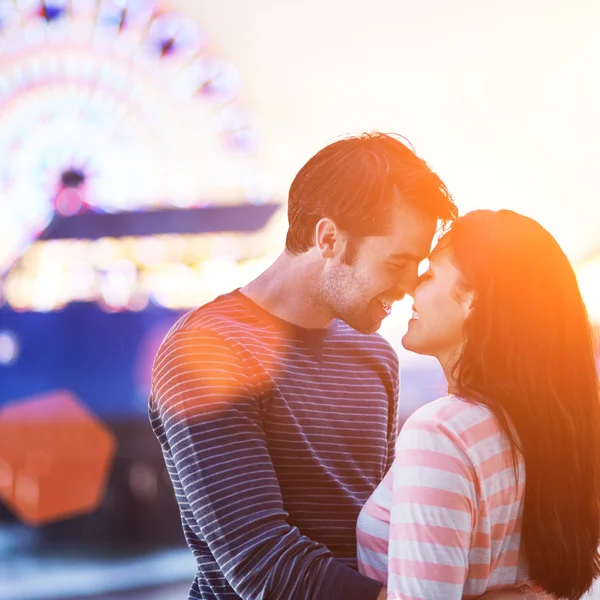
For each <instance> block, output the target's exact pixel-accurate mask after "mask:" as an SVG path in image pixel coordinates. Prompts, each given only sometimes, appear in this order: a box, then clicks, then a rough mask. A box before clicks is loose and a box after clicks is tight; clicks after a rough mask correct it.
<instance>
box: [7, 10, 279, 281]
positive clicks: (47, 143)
mask: <svg viewBox="0 0 600 600" xmlns="http://www.w3.org/2000/svg"><path fill="white" fill-rule="evenodd" d="M241 92H242V81H241V78H240V75H239V74H238V72H237V71H236V69H235V67H234V66H233V65H232V64H231V63H230V62H228V61H226V60H224V59H222V58H220V57H219V56H217V55H216V54H215V53H214V51H213V50H212V48H211V46H210V44H209V41H208V38H207V36H206V34H205V32H204V31H203V30H202V29H201V28H200V27H199V26H198V25H197V24H196V23H195V22H194V21H192V20H191V19H190V18H189V17H187V16H186V15H184V14H181V13H179V12H176V11H172V10H165V9H163V8H161V6H160V4H159V2H156V1H154V0H3V1H2V2H0V274H1V273H2V272H3V271H6V269H7V268H9V267H10V265H11V264H12V263H13V262H14V260H15V259H16V258H17V257H18V256H19V255H21V254H22V253H23V252H24V250H25V249H26V248H27V247H28V246H29V245H30V244H31V243H32V242H33V241H35V240H36V239H37V237H38V236H39V235H40V234H41V233H42V232H43V231H44V229H45V228H47V227H48V225H49V224H50V223H51V222H52V220H53V219H55V218H56V216H57V215H61V216H63V217H71V216H74V215H80V214H83V213H120V212H124V211H127V212H130V211H149V210H156V209H160V208H161V207H171V208H173V207H176V208H192V207H201V206H206V205H210V204H212V205H223V204H225V205H227V204H236V203H240V202H246V203H252V204H260V203H262V202H264V201H265V200H266V199H267V198H268V185H267V181H266V177H265V175H264V172H263V170H262V168H261V165H260V158H259V156H260V152H259V150H260V135H259V131H258V128H257V124H256V120H255V119H254V117H253V116H252V114H251V113H250V112H248V111H247V110H246V109H245V108H244V106H243V104H242V100H241Z"/></svg>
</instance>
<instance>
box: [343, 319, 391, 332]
mask: <svg viewBox="0 0 600 600" xmlns="http://www.w3.org/2000/svg"><path fill="white" fill-rule="evenodd" d="M346 323H348V325H350V327H352V329H355V330H356V331H358V333H362V334H363V335H370V334H372V333H377V332H378V331H379V330H380V329H381V325H382V323H383V321H379V322H378V323H354V324H353V323H350V322H348V321H346Z"/></svg>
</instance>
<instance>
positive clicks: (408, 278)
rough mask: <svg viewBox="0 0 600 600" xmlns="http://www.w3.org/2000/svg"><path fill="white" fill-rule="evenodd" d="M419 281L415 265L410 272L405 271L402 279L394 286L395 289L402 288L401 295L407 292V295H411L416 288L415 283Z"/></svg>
mask: <svg viewBox="0 0 600 600" xmlns="http://www.w3.org/2000/svg"><path fill="white" fill-rule="evenodd" d="M418 283H419V270H418V269H417V268H416V267H415V269H414V270H412V271H411V272H410V273H407V274H406V275H405V276H404V277H403V278H402V281H400V282H398V285H397V286H396V288H397V289H399V288H401V289H402V295H404V294H408V295H409V296H413V295H414V293H415V290H416V289H417V285H418Z"/></svg>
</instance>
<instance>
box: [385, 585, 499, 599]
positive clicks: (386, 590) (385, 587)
mask: <svg viewBox="0 0 600 600" xmlns="http://www.w3.org/2000/svg"><path fill="white" fill-rule="evenodd" d="M376 600H387V588H386V587H382V588H381V589H380V590H379V594H377V599H376ZM498 600H502V599H501V598H499V599H498Z"/></svg>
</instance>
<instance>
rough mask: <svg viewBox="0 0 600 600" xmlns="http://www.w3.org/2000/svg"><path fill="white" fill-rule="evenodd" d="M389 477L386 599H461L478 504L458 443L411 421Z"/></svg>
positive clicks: (428, 424)
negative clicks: (391, 477)
mask: <svg viewBox="0 0 600 600" xmlns="http://www.w3.org/2000/svg"><path fill="white" fill-rule="evenodd" d="M392 475H393V486H392V503H391V510H390V537H389V550H388V600H408V599H410V600H413V599H415V600H416V599H422V600H438V599H439V600H460V598H461V597H462V592H463V586H464V583H465V580H466V577H467V571H468V554H469V549H470V539H471V529H472V524H473V522H474V518H475V514H476V505H477V499H476V493H475V485H474V481H475V473H474V469H473V466H472V464H471V461H470V460H469V457H468V456H467V454H466V453H465V451H464V449H463V448H462V444H461V441H460V440H459V439H458V438H457V437H456V436H455V435H454V434H453V433H452V432H450V431H448V430H446V428H445V427H444V425H443V424H441V423H437V422H435V421H431V420H428V419H425V418H419V417H418V416H415V418H413V417H411V418H410V419H409V420H408V421H407V422H406V424H405V426H404V428H403V429H402V431H401V433H400V436H399V438H398V443H397V445H396V458H395V461H394V464H393V467H392Z"/></svg>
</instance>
